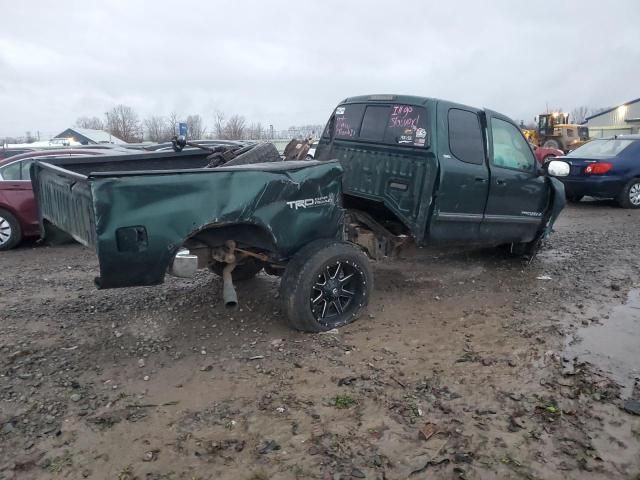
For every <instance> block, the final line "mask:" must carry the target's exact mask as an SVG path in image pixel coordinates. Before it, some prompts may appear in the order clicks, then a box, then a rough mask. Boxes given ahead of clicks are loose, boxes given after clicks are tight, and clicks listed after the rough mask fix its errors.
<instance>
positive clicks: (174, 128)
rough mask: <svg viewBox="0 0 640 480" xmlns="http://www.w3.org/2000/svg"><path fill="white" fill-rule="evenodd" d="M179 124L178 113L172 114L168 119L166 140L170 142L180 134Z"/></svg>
mask: <svg viewBox="0 0 640 480" xmlns="http://www.w3.org/2000/svg"><path fill="white" fill-rule="evenodd" d="M178 122H179V120H178V114H177V113H176V112H171V113H170V114H169V118H168V119H167V131H166V132H165V138H166V140H170V139H172V138H173V137H175V136H176V135H178V133H180V132H178Z"/></svg>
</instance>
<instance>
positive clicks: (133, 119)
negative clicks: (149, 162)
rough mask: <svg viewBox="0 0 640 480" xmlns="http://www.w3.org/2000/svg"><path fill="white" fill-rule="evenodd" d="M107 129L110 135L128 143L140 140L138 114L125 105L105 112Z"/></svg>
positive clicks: (140, 128) (140, 130)
mask: <svg viewBox="0 0 640 480" xmlns="http://www.w3.org/2000/svg"><path fill="white" fill-rule="evenodd" d="M107 129H108V131H109V133H111V135H113V136H114V137H117V138H119V139H121V140H124V141H125V142H128V143H131V142H137V141H140V140H141V139H142V138H141V132H142V127H141V125H140V120H139V118H138V114H137V113H136V112H135V110H133V108H131V107H128V106H126V105H118V106H116V107H114V108H113V109H112V110H111V111H110V112H107Z"/></svg>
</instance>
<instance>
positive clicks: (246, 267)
mask: <svg viewBox="0 0 640 480" xmlns="http://www.w3.org/2000/svg"><path fill="white" fill-rule="evenodd" d="M225 266H226V264H225V263H221V262H216V263H214V264H213V265H211V266H210V267H209V270H211V271H212V272H213V273H215V274H216V275H218V276H219V277H222V270H223V269H224V267H225ZM261 270H262V264H261V263H260V262H258V261H256V260H253V259H247V260H246V261H245V263H241V264H240V265H236V268H234V269H233V272H231V277H232V278H233V281H234V282H235V281H238V282H244V281H246V280H251V279H252V278H253V277H255V276H256V275H257V274H258V273H260V271H261Z"/></svg>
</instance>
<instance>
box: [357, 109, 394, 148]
mask: <svg viewBox="0 0 640 480" xmlns="http://www.w3.org/2000/svg"><path fill="white" fill-rule="evenodd" d="M389 108H390V107H388V106H379V105H369V106H368V107H367V110H366V111H365V112H364V118H363V119H362V127H361V128H360V138H362V139H365V140H375V141H376V142H382V141H384V132H385V130H386V129H387V123H388V120H389Z"/></svg>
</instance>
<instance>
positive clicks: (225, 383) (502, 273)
mask: <svg viewBox="0 0 640 480" xmlns="http://www.w3.org/2000/svg"><path fill="white" fill-rule="evenodd" d="M639 239H640V211H628V210H622V209H620V208H617V207H615V206H614V205H613V204H611V203H610V202H584V203H581V204H579V205H577V206H571V207H568V208H567V209H566V210H565V211H564V212H563V215H562V216H561V218H560V220H559V223H558V225H557V227H556V233H555V235H554V236H553V237H552V238H551V239H550V241H549V242H548V243H547V245H546V247H545V249H544V250H543V251H542V252H541V254H540V255H539V256H538V257H537V258H536V259H535V260H534V261H533V262H532V263H531V264H530V265H525V264H523V263H522V261H521V260H518V259H513V258H510V257H508V256H507V255H506V254H504V253H502V252H500V251H496V250H482V251H473V252H460V251H453V250H451V251H443V250H425V251H420V253H419V255H418V256H417V257H415V258H408V259H406V260H401V261H397V262H392V263H391V262H390V263H380V264H377V265H375V266H374V271H375V280H376V291H375V294H374V297H373V300H372V304H371V305H370V307H369V309H368V312H367V313H366V314H365V315H364V316H363V317H362V318H361V319H360V320H359V321H358V322H356V323H354V324H353V325H350V326H348V327H346V328H343V329H341V330H340V332H339V333H338V334H319V335H315V334H314V335H311V334H302V333H298V332H294V331H291V330H289V329H288V328H287V326H286V324H285V323H284V320H283V319H282V318H281V315H280V313H279V303H278V299H277V281H276V279H274V278H273V277H269V276H266V275H264V274H260V275H259V276H258V277H257V278H255V279H253V280H251V281H249V282H247V283H244V284H242V285H239V288H238V293H239V297H240V305H239V308H237V309H235V310H227V309H225V307H224V306H223V304H222V301H221V298H220V296H221V295H220V291H221V282H220V281H219V279H218V278H216V277H215V276H213V275H211V274H208V273H204V272H203V273H202V274H200V275H199V276H198V277H197V278H195V279H193V280H183V279H175V278H170V277H168V278H167V282H166V283H165V284H164V285H162V286H160V287H152V288H131V289H122V290H105V291H98V290H95V288H94V287H93V278H94V277H95V276H96V275H97V261H96V258H95V256H94V254H93V253H92V252H91V251H89V250H87V249H85V248H83V247H81V246H79V245H77V244H76V245H67V246H61V247H41V246H36V245H25V246H24V247H22V248H20V249H17V250H13V251H10V252H3V253H1V254H0V269H1V272H2V273H1V277H0V479H12V478H20V479H22V478H25V479H36V478H37V479H47V478H72V479H75V478H96V479H103V478H109V479H120V480H122V479H134V478H136V479H190V480H191V479H219V478H221V479H247V480H251V479H252V480H260V479H268V478H283V479H294V478H300V479H302V478H305V479H306V478H317V479H330V480H333V479H339V478H345V479H346V478H369V479H404V478H420V479H421V478H447V479H449V478H451V479H458V478H460V479H485V478H486V479H493V478H514V479H516V478H517V479H520V478H524V479H534V478H541V479H568V478H571V479H573V478H575V479H577V478H580V479H595V478H598V479H600V478H611V479H620V478H629V479H638V478H640V417H639V416H637V414H638V413H640V411H638V410H640V408H638V410H636V408H637V407H638V404H637V403H636V402H634V399H635V400H640V383H639V381H640V380H639V377H640V360H639V359H640V301H639V291H638V289H639V288H640V277H639V275H638V274H639V272H640V258H639V256H638V247H639V243H640V240H639ZM625 409H626V411H625ZM634 411H635V414H634Z"/></svg>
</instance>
